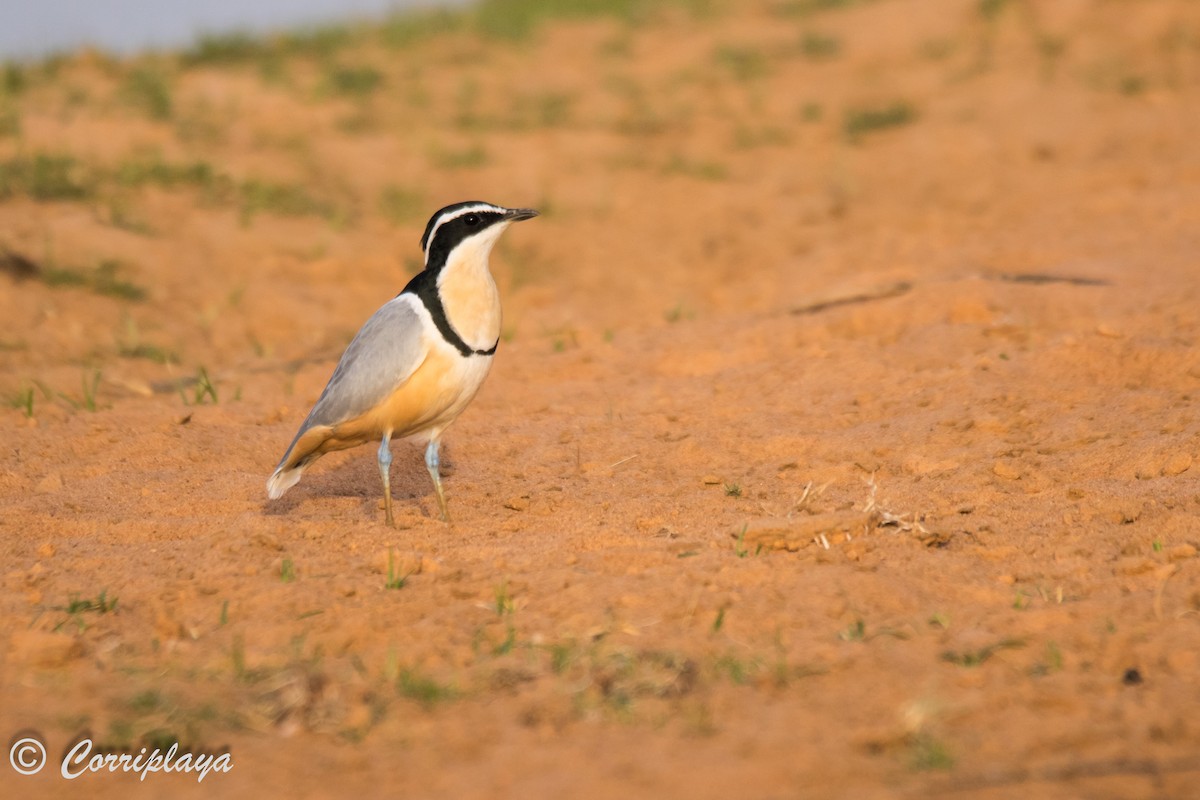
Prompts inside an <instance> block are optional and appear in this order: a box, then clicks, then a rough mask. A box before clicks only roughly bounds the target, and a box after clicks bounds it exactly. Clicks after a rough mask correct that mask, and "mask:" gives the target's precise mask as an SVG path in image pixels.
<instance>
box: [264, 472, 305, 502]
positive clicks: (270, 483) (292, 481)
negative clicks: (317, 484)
mask: <svg viewBox="0 0 1200 800" xmlns="http://www.w3.org/2000/svg"><path fill="white" fill-rule="evenodd" d="M303 474H304V467H292V468H291V469H277V470H275V474H274V475H272V476H271V477H270V478H267V497H269V498H271V499H272V500H278V499H279V498H281V497H283V494H284V492H286V491H287V490H288V489H290V488H292V487H293V486H295V485H296V484H297V483H299V482H300V476H301V475H303Z"/></svg>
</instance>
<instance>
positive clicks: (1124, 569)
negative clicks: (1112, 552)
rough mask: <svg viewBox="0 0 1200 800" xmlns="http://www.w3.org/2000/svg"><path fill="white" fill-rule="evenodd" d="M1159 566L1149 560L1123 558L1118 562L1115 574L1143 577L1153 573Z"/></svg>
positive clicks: (1114, 568) (1114, 570)
mask: <svg viewBox="0 0 1200 800" xmlns="http://www.w3.org/2000/svg"><path fill="white" fill-rule="evenodd" d="M1156 567H1158V564H1156V563H1154V561H1153V560H1152V559H1149V558H1122V559H1120V560H1119V561H1117V564H1116V566H1115V567H1113V572H1115V573H1116V574H1118V575H1142V574H1144V573H1147V572H1152V571H1153V570H1154V569H1155V568H1156Z"/></svg>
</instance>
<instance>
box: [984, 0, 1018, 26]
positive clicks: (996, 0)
mask: <svg viewBox="0 0 1200 800" xmlns="http://www.w3.org/2000/svg"><path fill="white" fill-rule="evenodd" d="M1010 4H1011V0H978V5H977V6H976V9H977V10H978V11H979V16H981V17H983V18H984V19H985V20H988V21H991V20H994V19H996V17H998V16H1000V14H1001V13H1002V12H1003V11H1004V9H1006V8H1008V6H1009V5H1010Z"/></svg>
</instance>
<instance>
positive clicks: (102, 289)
mask: <svg viewBox="0 0 1200 800" xmlns="http://www.w3.org/2000/svg"><path fill="white" fill-rule="evenodd" d="M123 268H124V265H123V264H122V263H121V262H120V261H117V260H116V259H111V258H107V259H104V260H103V261H101V262H100V263H99V264H98V265H97V266H96V267H95V268H94V269H91V270H81V269H76V268H73V267H56V266H47V267H43V268H42V270H41V272H40V277H41V279H42V282H43V283H45V284H46V285H47V286H54V287H60V286H66V287H72V286H74V287H81V288H87V289H91V290H92V291H93V292H95V293H96V294H99V295H104V296H106V297H116V298H118V299H120V300H133V301H140V300H145V299H146V290H145V289H144V288H142V287H141V286H138V285H137V284H136V283H132V282H130V281H126V280H122V279H121V278H119V277H118V275H117V273H119V272H120V271H121V270H122V269H123Z"/></svg>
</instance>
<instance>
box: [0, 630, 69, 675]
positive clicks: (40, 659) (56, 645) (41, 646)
mask: <svg viewBox="0 0 1200 800" xmlns="http://www.w3.org/2000/svg"><path fill="white" fill-rule="evenodd" d="M82 655H83V645H82V644H81V643H80V642H79V640H77V639H75V638H74V637H71V636H68V635H66V634H63V633H47V632H45V631H18V632H16V633H14V634H13V635H12V637H11V638H10V639H9V658H10V659H11V660H12V661H14V662H17V663H22V664H30V665H33V666H39V667H61V666H62V665H64V664H66V663H67V662H68V661H71V660H72V659H76V658H79V657H80V656H82Z"/></svg>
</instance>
